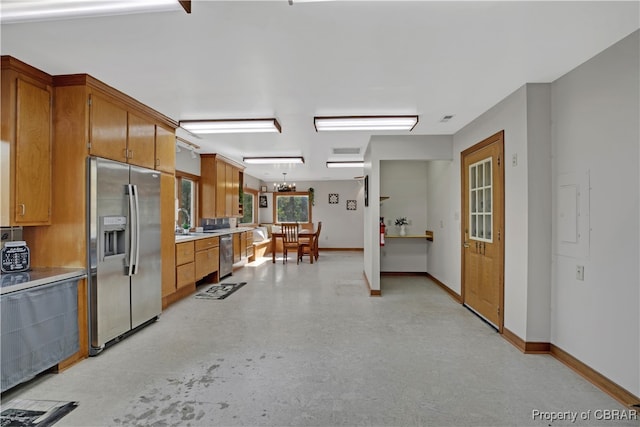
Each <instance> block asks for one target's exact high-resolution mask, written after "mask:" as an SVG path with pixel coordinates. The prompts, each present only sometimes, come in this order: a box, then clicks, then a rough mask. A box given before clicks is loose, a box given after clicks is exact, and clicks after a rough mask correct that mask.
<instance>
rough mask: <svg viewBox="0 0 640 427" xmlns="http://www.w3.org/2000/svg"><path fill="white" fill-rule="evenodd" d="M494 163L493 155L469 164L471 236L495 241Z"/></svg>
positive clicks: (475, 238) (481, 239) (486, 240)
mask: <svg viewBox="0 0 640 427" xmlns="http://www.w3.org/2000/svg"><path fill="white" fill-rule="evenodd" d="M492 170H493V165H492V163H491V157H489V158H487V159H484V160H481V161H479V162H477V163H474V164H472V165H470V166H469V208H470V209H469V225H470V227H469V228H470V237H471V238H472V239H474V240H480V241H483V242H493V236H492V234H493V233H492V231H493V214H492V210H491V209H493V182H492V178H491V177H492Z"/></svg>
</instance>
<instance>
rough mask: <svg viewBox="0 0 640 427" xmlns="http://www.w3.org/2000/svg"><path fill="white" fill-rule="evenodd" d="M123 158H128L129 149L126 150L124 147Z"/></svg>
mask: <svg viewBox="0 0 640 427" xmlns="http://www.w3.org/2000/svg"><path fill="white" fill-rule="evenodd" d="M124 158H125V159H128V158H129V150H127V149H126V148H125V149H124Z"/></svg>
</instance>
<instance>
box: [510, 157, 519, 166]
mask: <svg viewBox="0 0 640 427" xmlns="http://www.w3.org/2000/svg"><path fill="white" fill-rule="evenodd" d="M511 166H513V167H514V168H515V167H516V166H518V154H514V155H512V156H511Z"/></svg>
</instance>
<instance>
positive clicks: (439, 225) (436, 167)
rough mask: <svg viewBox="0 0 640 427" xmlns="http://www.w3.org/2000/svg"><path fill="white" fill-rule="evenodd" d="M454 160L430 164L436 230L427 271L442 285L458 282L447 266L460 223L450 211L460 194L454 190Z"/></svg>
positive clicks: (431, 225)
mask: <svg viewBox="0 0 640 427" xmlns="http://www.w3.org/2000/svg"><path fill="white" fill-rule="evenodd" d="M452 168H453V161H450V160H433V161H430V162H427V229H428V230H431V231H433V242H429V243H428V244H427V271H428V272H429V274H431V275H432V276H433V277H435V278H437V279H438V280H440V281H441V282H442V283H445V284H450V283H455V280H456V279H455V274H454V272H453V271H452V270H451V269H450V268H447V265H448V264H449V263H450V262H451V260H450V258H451V254H452V252H453V251H456V250H457V251H460V245H459V244H457V240H456V239H458V236H459V235H460V234H459V232H458V230H459V227H460V222H459V221H458V220H456V218H455V216H454V214H453V212H451V210H450V206H451V203H452V198H454V197H459V195H460V192H459V191H458V192H452V191H451V188H450V181H451V178H450V176H451V173H452V172H451V169H452Z"/></svg>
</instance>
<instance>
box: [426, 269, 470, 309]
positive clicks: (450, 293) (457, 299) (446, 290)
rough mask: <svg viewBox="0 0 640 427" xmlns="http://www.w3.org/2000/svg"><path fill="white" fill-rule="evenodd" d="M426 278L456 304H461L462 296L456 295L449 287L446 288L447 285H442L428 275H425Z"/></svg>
mask: <svg viewBox="0 0 640 427" xmlns="http://www.w3.org/2000/svg"><path fill="white" fill-rule="evenodd" d="M427 278H429V279H430V280H431V281H432V282H433V283H435V284H436V285H438V286H440V287H441V288H442V289H443V290H444V291H445V292H446V293H448V294H449V296H450V297H451V298H453V299H454V300H455V301H456V302H457V303H458V304H462V295H459V294H457V293H456V291H454V290H453V289H451V288H450V287H448V286H447V285H445V284H444V283H442V282H441V281H440V280H438V279H436V278H435V277H433V276H432V275H431V274H429V273H427Z"/></svg>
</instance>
